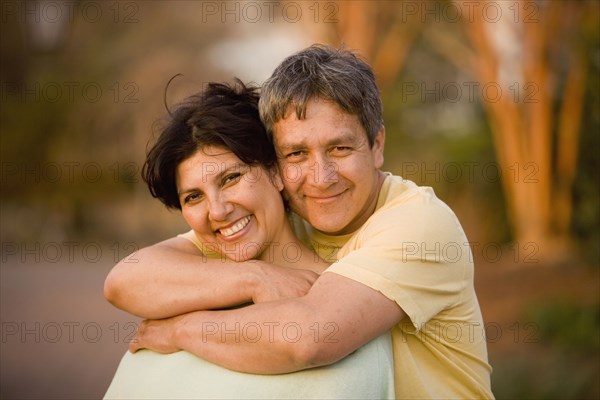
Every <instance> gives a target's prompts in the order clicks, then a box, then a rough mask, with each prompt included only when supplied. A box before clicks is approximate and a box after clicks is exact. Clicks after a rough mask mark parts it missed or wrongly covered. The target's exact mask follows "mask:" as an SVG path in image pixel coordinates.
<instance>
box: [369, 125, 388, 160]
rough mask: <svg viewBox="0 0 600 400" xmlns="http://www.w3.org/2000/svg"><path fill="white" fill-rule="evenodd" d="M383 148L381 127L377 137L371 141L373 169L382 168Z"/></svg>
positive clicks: (383, 133)
mask: <svg viewBox="0 0 600 400" xmlns="http://www.w3.org/2000/svg"><path fill="white" fill-rule="evenodd" d="M384 147H385V126H382V127H381V129H380V130H379V132H377V135H376V136H375V140H374V141H373V147H372V148H371V152H372V154H373V164H374V165H375V168H377V169H379V168H381V167H382V166H383V150H384Z"/></svg>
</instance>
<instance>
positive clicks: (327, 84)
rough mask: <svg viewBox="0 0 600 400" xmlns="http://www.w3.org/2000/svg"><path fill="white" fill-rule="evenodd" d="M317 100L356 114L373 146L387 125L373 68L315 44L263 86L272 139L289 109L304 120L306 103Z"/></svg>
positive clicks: (263, 116) (263, 114) (262, 106)
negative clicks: (274, 127) (382, 128)
mask: <svg viewBox="0 0 600 400" xmlns="http://www.w3.org/2000/svg"><path fill="white" fill-rule="evenodd" d="M314 98H320V99H323V100H328V101H333V102H334V103H336V104H337V105H338V106H339V107H340V108H341V109H342V110H343V111H345V112H347V113H349V114H353V115H356V116H357V117H358V119H359V121H360V123H361V124H362V126H363V128H364V129H365V131H366V132H367V137H368V139H369V145H370V146H373V143H374V141H375V137H376V135H377V132H379V130H380V129H381V127H382V126H383V115H382V114H383V110H382V105H381V98H380V97H379V91H378V90H377V84H376V83H375V74H373V70H372V69H371V67H370V66H369V65H368V64H367V63H366V62H364V61H363V60H361V59H360V58H358V57H357V56H356V55H355V54H354V53H352V52H350V51H348V50H345V49H336V48H333V47H330V46H325V45H313V46H311V47H309V48H307V49H304V50H302V51H300V52H298V53H296V54H293V55H291V56H290V57H288V58H286V59H285V60H284V61H283V62H282V63H281V64H280V65H279V66H278V67H277V68H276V69H275V71H274V72H273V75H272V76H271V77H270V78H269V79H267V81H266V82H265V83H264V84H263V86H262V89H261V94H260V101H259V110H260V117H261V119H262V121H263V123H264V124H265V127H266V129H267V133H268V134H269V135H270V136H271V137H272V135H273V125H274V124H275V123H276V122H277V121H279V120H280V119H282V118H284V117H285V116H286V111H287V110H288V107H289V106H292V107H294V108H295V111H296V117H297V118H298V119H304V118H305V115H306V103H307V102H308V101H309V100H311V99H314Z"/></svg>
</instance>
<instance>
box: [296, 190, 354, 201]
mask: <svg viewBox="0 0 600 400" xmlns="http://www.w3.org/2000/svg"><path fill="white" fill-rule="evenodd" d="M344 193H346V191H345V190H343V191H341V192H339V193H336V194H328V195H325V196H323V195H318V196H311V195H305V196H304V197H305V198H306V199H308V200H310V201H312V202H314V203H317V204H328V203H331V202H334V201H336V200H338V199H339V198H340V197H341V196H342V195H343V194H344Z"/></svg>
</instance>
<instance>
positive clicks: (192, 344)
mask: <svg viewBox="0 0 600 400" xmlns="http://www.w3.org/2000/svg"><path fill="white" fill-rule="evenodd" d="M276 303H277V302H270V303H263V304H256V305H252V306H250V307H247V308H244V309H240V310H228V311H201V312H194V313H190V314H187V315H183V316H181V317H180V318H177V320H176V321H175V322H174V324H173V326H172V332H173V337H172V342H173V343H174V345H175V346H176V347H177V349H181V350H186V351H189V352H191V353H193V354H196V355H198V356H199V357H201V358H204V359H206V360H208V361H211V362H213V363H216V364H219V365H221V366H223V367H226V368H229V369H233V370H237V371H241V372H248V373H255V374H281V373H288V372H294V371H299V370H303V369H307V368H312V367H317V366H321V365H327V364H331V363H333V362H335V361H337V360H339V359H340V358H342V357H343V356H345V355H346V354H348V353H350V352H351V349H348V350H347V351H345V352H340V350H339V349H338V347H340V345H341V343H339V338H338V337H337V336H336V333H337V331H338V326H337V323H336V322H335V321H321V320H320V319H319V317H317V316H316V315H315V313H314V311H315V310H311V309H310V308H309V307H307V306H306V305H305V304H303V302H302V301H295V300H293V299H292V300H284V301H283V302H281V304H280V305H279V306H278V305H277V304H276Z"/></svg>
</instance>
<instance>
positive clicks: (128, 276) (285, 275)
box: [104, 237, 318, 318]
mask: <svg viewBox="0 0 600 400" xmlns="http://www.w3.org/2000/svg"><path fill="white" fill-rule="evenodd" d="M317 276H318V275H317V274H316V273H314V272H311V271H305V270H297V269H290V268H284V267H278V266H275V265H270V264H267V263H264V262H260V261H249V262H245V263H236V262H233V261H231V260H228V259H225V258H218V259H211V258H207V257H205V256H204V255H202V253H201V252H200V250H198V248H196V246H194V245H193V244H192V243H191V242H189V241H188V240H186V239H183V238H180V237H175V238H172V239H168V240H166V241H163V242H160V243H157V244H155V245H153V246H149V247H146V248H143V249H141V250H139V251H138V252H136V253H135V255H134V256H131V257H126V258H125V259H123V260H121V261H120V262H119V263H118V264H117V265H116V266H115V267H114V268H113V269H112V271H111V272H110V273H109V275H108V277H107V278H106V282H105V284H104V295H105V297H106V298H107V299H108V300H109V301H110V302H111V303H112V304H113V305H115V306H116V307H118V308H121V309H123V310H125V311H127V312H130V313H132V314H135V315H138V316H141V317H143V318H168V317H172V316H175V315H179V314H183V313H188V312H191V311H196V310H208V309H217V308H225V307H231V306H234V305H239V304H244V303H248V302H252V301H254V302H260V301H269V300H273V299H279V298H284V297H296V296H302V295H304V294H306V292H307V291H308V289H309V288H310V286H311V285H312V283H313V282H314V280H315V279H316V278H317Z"/></svg>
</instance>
